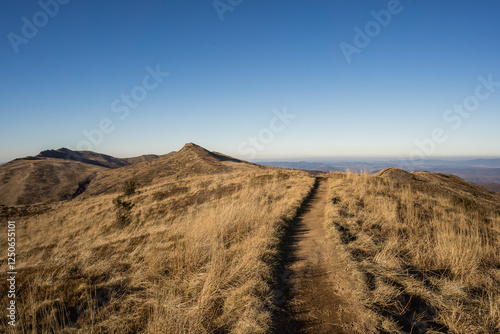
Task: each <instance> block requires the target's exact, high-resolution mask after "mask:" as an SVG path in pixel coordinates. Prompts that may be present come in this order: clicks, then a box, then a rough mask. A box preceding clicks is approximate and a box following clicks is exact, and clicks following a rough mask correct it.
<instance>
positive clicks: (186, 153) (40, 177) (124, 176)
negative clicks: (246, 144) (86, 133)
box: [0, 143, 266, 205]
mask: <svg viewBox="0 0 500 334" xmlns="http://www.w3.org/2000/svg"><path fill="white" fill-rule="evenodd" d="M235 168H239V169H251V168H258V169H263V168H266V167H262V166H258V165H256V164H252V163H249V162H244V161H242V160H238V159H234V158H231V157H228V156H225V155H223V154H220V153H216V152H209V151H207V150H205V149H204V148H202V147H200V146H198V145H195V144H192V143H190V144H186V145H185V146H184V147H183V148H182V149H181V150H180V151H178V152H171V153H168V154H165V155H162V156H158V155H142V156H139V157H134V158H115V157H112V156H109V155H105V154H100V153H96V152H90V151H72V150H69V149H66V148H61V149H58V150H47V151H43V152H41V153H40V154H38V155H36V156H32V157H26V158H21V159H15V160H13V161H11V162H8V163H6V164H3V165H0V204H3V205H15V204H33V203H48V202H54V201H60V200H66V199H71V198H75V197H77V196H80V195H85V196H91V195H97V194H101V193H104V192H108V191H116V190H118V189H119V188H120V187H121V185H122V184H123V182H124V181H126V180H128V179H132V178H133V179H135V180H136V181H137V182H138V183H139V185H146V184H149V183H151V182H152V181H153V180H155V179H158V178H162V177H168V176H174V177H175V176H180V175H190V174H200V173H206V174H214V173H220V172H225V171H230V170H233V169H235Z"/></svg>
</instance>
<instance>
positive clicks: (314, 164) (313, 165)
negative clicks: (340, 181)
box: [260, 161, 340, 172]
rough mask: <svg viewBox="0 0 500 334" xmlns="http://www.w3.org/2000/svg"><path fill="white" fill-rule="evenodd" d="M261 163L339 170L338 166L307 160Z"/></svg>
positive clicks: (265, 163)
mask: <svg viewBox="0 0 500 334" xmlns="http://www.w3.org/2000/svg"><path fill="white" fill-rule="evenodd" d="M260 164H262V165H266V166H272V167H279V168H294V169H295V168H298V169H304V170H310V171H313V170H315V171H322V172H336V171H340V169H339V168H336V167H333V166H330V165H328V164H325V163H322V162H308V161H300V162H290V161H268V162H260Z"/></svg>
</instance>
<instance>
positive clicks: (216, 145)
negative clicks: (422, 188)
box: [0, 0, 500, 161]
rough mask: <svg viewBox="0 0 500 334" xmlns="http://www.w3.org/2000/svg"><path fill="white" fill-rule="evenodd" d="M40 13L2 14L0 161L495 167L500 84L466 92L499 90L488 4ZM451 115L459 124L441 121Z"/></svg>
mask: <svg viewBox="0 0 500 334" xmlns="http://www.w3.org/2000/svg"><path fill="white" fill-rule="evenodd" d="M55 1H56V0H42V1H41V3H42V4H46V5H41V4H40V3H37V2H36V1H19V0H5V1H3V3H2V5H1V6H2V9H1V11H0V22H1V23H0V25H1V31H0V37H1V43H0V64H1V75H0V116H1V122H0V143H1V146H0V147H1V148H0V161H7V160H10V159H13V158H16V157H22V156H26V155H34V154H37V153H38V152H39V151H41V150H43V149H49V148H59V147H68V148H71V149H78V148H80V149H86V148H91V149H92V150H94V151H97V152H102V153H107V154H111V155H115V156H121V157H125V156H134V155H139V154H144V153H156V154H163V153H167V152H170V151H172V150H177V149H179V148H180V147H182V145H183V144H184V143H186V142H195V143H198V144H200V145H202V146H205V147H206V148H208V149H211V150H216V151H220V152H224V153H226V154H230V155H233V156H237V157H240V158H248V159H250V158H283V157H346V156H347V157H353V156H375V157H376V156H385V157H387V156H395V157H396V156H409V155H410V154H411V152H414V151H415V150H416V149H420V150H421V151H422V152H425V154H426V155H428V156H500V145H499V144H500V131H499V125H500V84H498V85H499V86H495V85H493V87H489V88H490V89H491V90H492V92H490V91H489V90H488V89H487V88H486V87H482V88H481V87H480V89H479V93H480V96H481V100H479V99H478V98H475V97H474V96H475V94H476V87H477V86H478V85H480V84H481V82H480V80H478V77H480V76H482V77H483V78H484V79H485V80H488V76H489V75H492V80H493V81H494V82H497V81H498V82H500V52H499V51H500V40H499V38H498V34H499V33H500V20H499V19H498V18H499V14H500V2H499V1H494V0H490V1H462V0H459V1H456V0H453V1H452V0H443V1H434V0H413V1H408V0H402V1H401V2H400V3H399V5H398V4H397V1H396V2H395V1H394V0H391V1H373V0H369V1H368V0H366V1H348V0H343V1H305V0H303V1H284V0H283V1H270V0H251V1H250V0H242V1H237V0H233V1H232V3H233V4H235V6H231V5H228V1H227V0H221V1H218V2H216V4H217V5H218V10H219V12H217V10H216V8H215V7H214V2H213V1H206V0H204V1H200V0H198V1H195V0H193V1H185V0H168V1H167V0H165V1H161V0H144V1H139V0H120V1H118V0H115V1H96V0H89V1H81V0H80V1H79V0H71V1H68V0H64V1H63V0H59V1H60V2H62V3H63V4H59V5H58V7H59V8H56V7H55V6H54V3H56V2H55ZM238 2H240V4H238ZM224 6H225V7H224ZM228 6H229V7H228ZM43 7H45V9H43ZM382 10H384V11H386V12H382V13H389V14H390V22H388V21H389V20H388V17H387V16H384V15H383V14H381V16H380V17H379V20H381V21H380V22H382V23H383V24H382V23H376V22H377V21H375V18H374V16H373V15H372V13H371V12H372V11H374V12H376V13H380V11H382ZM47 12H49V14H50V15H49V14H47ZM221 17H222V18H223V20H221ZM384 20H385V21H384ZM37 25H38V26H37ZM33 27H34V28H35V29H37V30H38V31H34V30H33V29H32V28H33ZM355 27H358V28H359V29H360V30H361V31H362V32H363V34H366V33H367V30H366V29H368V33H369V34H370V35H371V36H372V37H370V36H368V38H369V39H370V40H369V43H367V41H366V39H365V40H363V38H361V37H359V36H358V38H357V39H355V37H356V35H357V34H358V33H357V32H356V31H355V30H354V28H355ZM30 28H31V29H30ZM370 29H371V30H370ZM365 37H366V36H365ZM356 42H357V43H358V44H356ZM342 43H343V44H342ZM347 44H349V45H350V46H351V47H352V48H354V47H357V49H356V50H357V51H356V53H351V54H350V62H348V61H347V59H346V57H345V54H344V53H345V46H346V45H347ZM342 45H343V46H344V51H342V50H343V49H342V47H341V46H342ZM356 45H357V46H356ZM352 48H351V49H349V50H351V51H352V50H353V49H352ZM16 51H17V52H16ZM348 58H349V57H348ZM148 67H149V70H148V69H147V68H148ZM157 67H158V69H159V70H160V72H162V73H160V75H156V80H155V78H154V77H152V76H148V75H149V74H148V73H149V72H154V71H156V70H157ZM164 72H168V73H169V74H168V76H167V75H166V74H164ZM144 79H146V81H144ZM145 85H146V86H147V87H148V89H146V88H145ZM132 93H134V94H135V95H134V96H135V97H130V96H131V94H132ZM144 93H146V96H145V95H144ZM487 93H489V94H487ZM127 95H128V96H129V98H130V99H132V100H129V101H128V103H129V104H127V102H126V101H125V98H126V97H127ZM486 95H488V96H487V97H486ZM135 98H137V101H136V100H134V99H135ZM474 99H475V100H474ZM465 100H467V101H468V103H470V104H469V105H471V106H472V107H470V108H471V109H473V112H470V113H469V114H470V116H469V117H468V118H464V117H462V116H460V115H459V114H458V113H456V112H451V113H448V114H446V115H447V116H446V119H447V120H445V118H444V116H443V115H445V113H446V110H447V109H449V108H452V107H453V105H454V104H462V103H464V101H465ZM477 101H479V102H480V103H479V105H474V103H475V102H477ZM132 106H133V107H132ZM127 109H128V110H127ZM285 109H286V111H287V113H288V114H292V115H294V116H295V118H293V119H291V118H290V119H288V120H286V122H283V121H281V120H279V119H274V118H275V117H276V116H275V113H273V110H274V111H276V110H277V111H280V112H283V110H285ZM100 123H102V124H100ZM285 123H286V124H285ZM100 125H101V126H102V129H104V130H105V131H106V133H104V132H103V131H102V129H99V126H100ZM436 128H441V129H442V132H443V133H442V134H441V136H446V140H444V142H439V143H436V141H435V140H434V139H432V132H433V131H434V129H436ZM84 131H88V132H90V133H91V138H92V141H93V142H91V140H89V139H88V138H86V136H85V135H84ZM249 136H253V137H255V138H256V139H254V141H253V142H252V140H251V139H249ZM416 140H420V141H422V140H427V142H426V143H427V146H425V145H424V146H423V147H424V149H421V148H419V147H418V146H417V144H416V143H415V141H416ZM429 140H432V141H433V143H429ZM427 151H428V152H427ZM253 153H257V154H256V155H254V154H253Z"/></svg>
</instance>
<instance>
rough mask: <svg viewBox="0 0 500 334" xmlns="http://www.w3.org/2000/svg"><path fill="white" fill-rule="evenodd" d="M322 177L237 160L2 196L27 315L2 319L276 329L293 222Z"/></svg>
mask: <svg viewBox="0 0 500 334" xmlns="http://www.w3.org/2000/svg"><path fill="white" fill-rule="evenodd" d="M313 183H314V178H312V177H310V176H309V175H308V174H306V173H303V172H292V171H286V172H285V171H281V172H276V171H270V170H263V171H256V172H250V171H249V172H231V173H220V174H217V175H213V176H207V175H198V176H192V177H189V176H186V177H177V178H175V177H171V178H166V179H164V180H163V181H157V182H155V183H154V184H153V185H150V186H146V187H142V188H139V189H137V190H136V191H135V192H133V191H132V194H131V195H125V194H122V193H112V194H103V195H99V196H95V197H88V198H81V199H80V198H77V199H75V200H72V201H65V202H58V203H54V204H50V205H45V206H43V207H40V208H39V210H38V211H37V209H36V208H31V207H30V208H28V209H26V208H23V207H20V206H19V207H13V208H9V209H8V210H7V209H6V208H4V210H3V215H4V216H5V218H7V216H8V218H10V219H11V220H13V219H15V220H16V223H17V231H16V234H17V261H18V264H17V265H18V268H17V269H18V277H17V279H18V282H17V283H18V286H17V289H18V298H17V315H18V322H17V327H16V329H15V330H12V329H11V328H7V327H8V326H7V324H6V321H7V320H6V317H2V318H1V321H0V331H1V332H4V331H7V332H13V333H14V332H15V333H117V334H118V333H120V334H123V333H137V332H139V333H228V332H233V333H264V332H268V331H270V330H271V327H272V313H273V300H272V291H271V286H272V285H273V280H274V279H275V278H274V276H275V275H274V270H275V267H276V261H277V252H278V245H279V243H280V240H281V235H282V233H283V229H284V225H285V224H286V222H287V221H288V220H290V219H292V217H294V215H295V212H296V211H297V209H298V208H299V206H300V204H301V203H302V201H303V199H304V198H305V197H306V196H307V194H308V193H309V191H310V189H311V187H312V185H313ZM0 249H6V239H5V238H2V239H1V240H0ZM0 260H1V261H2V263H5V262H6V256H5V253H2V257H1V258H0ZM2 289H4V290H5V289H6V287H5V285H2ZM0 296H1V298H2V299H1V300H0V306H1V308H2V309H4V310H5V308H6V306H7V302H8V300H7V298H6V291H0Z"/></svg>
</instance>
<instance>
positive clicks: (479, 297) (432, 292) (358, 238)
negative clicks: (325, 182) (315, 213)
mask: <svg viewBox="0 0 500 334" xmlns="http://www.w3.org/2000/svg"><path fill="white" fill-rule="evenodd" d="M329 182H330V188H331V194H330V200H329V203H328V205H327V208H326V217H327V218H326V227H327V229H328V230H329V231H330V233H331V240H332V243H333V244H334V247H336V249H337V250H338V252H339V254H341V256H342V257H344V258H345V260H346V268H347V270H346V271H347V272H348V273H349V274H350V275H351V277H352V279H353V282H352V285H351V286H349V287H346V289H347V290H352V291H351V294H353V295H355V296H356V298H353V300H359V301H360V302H361V303H362V304H363V305H364V306H365V307H364V308H362V307H360V308H359V309H358V311H359V314H358V318H359V319H366V321H367V323H369V322H370V321H375V323H376V331H384V332H389V333H399V332H400V331H401V330H403V331H405V332H411V333H426V332H427V333H438V332H451V333H498V332H499V331H500V312H499V310H500V210H499V209H500V196H499V195H498V194H494V193H492V192H487V191H485V190H482V189H481V188H479V187H476V186H473V185H471V184H467V183H466V182H464V181H461V180H460V179H458V178H456V177H453V176H446V175H439V174H431V173H425V172H423V173H420V172H416V173H406V172H403V171H401V170H396V169H391V170H387V171H384V172H381V173H379V174H377V175H367V174H355V173H346V174H340V173H334V174H330V175H329ZM353 332H358V331H353Z"/></svg>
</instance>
